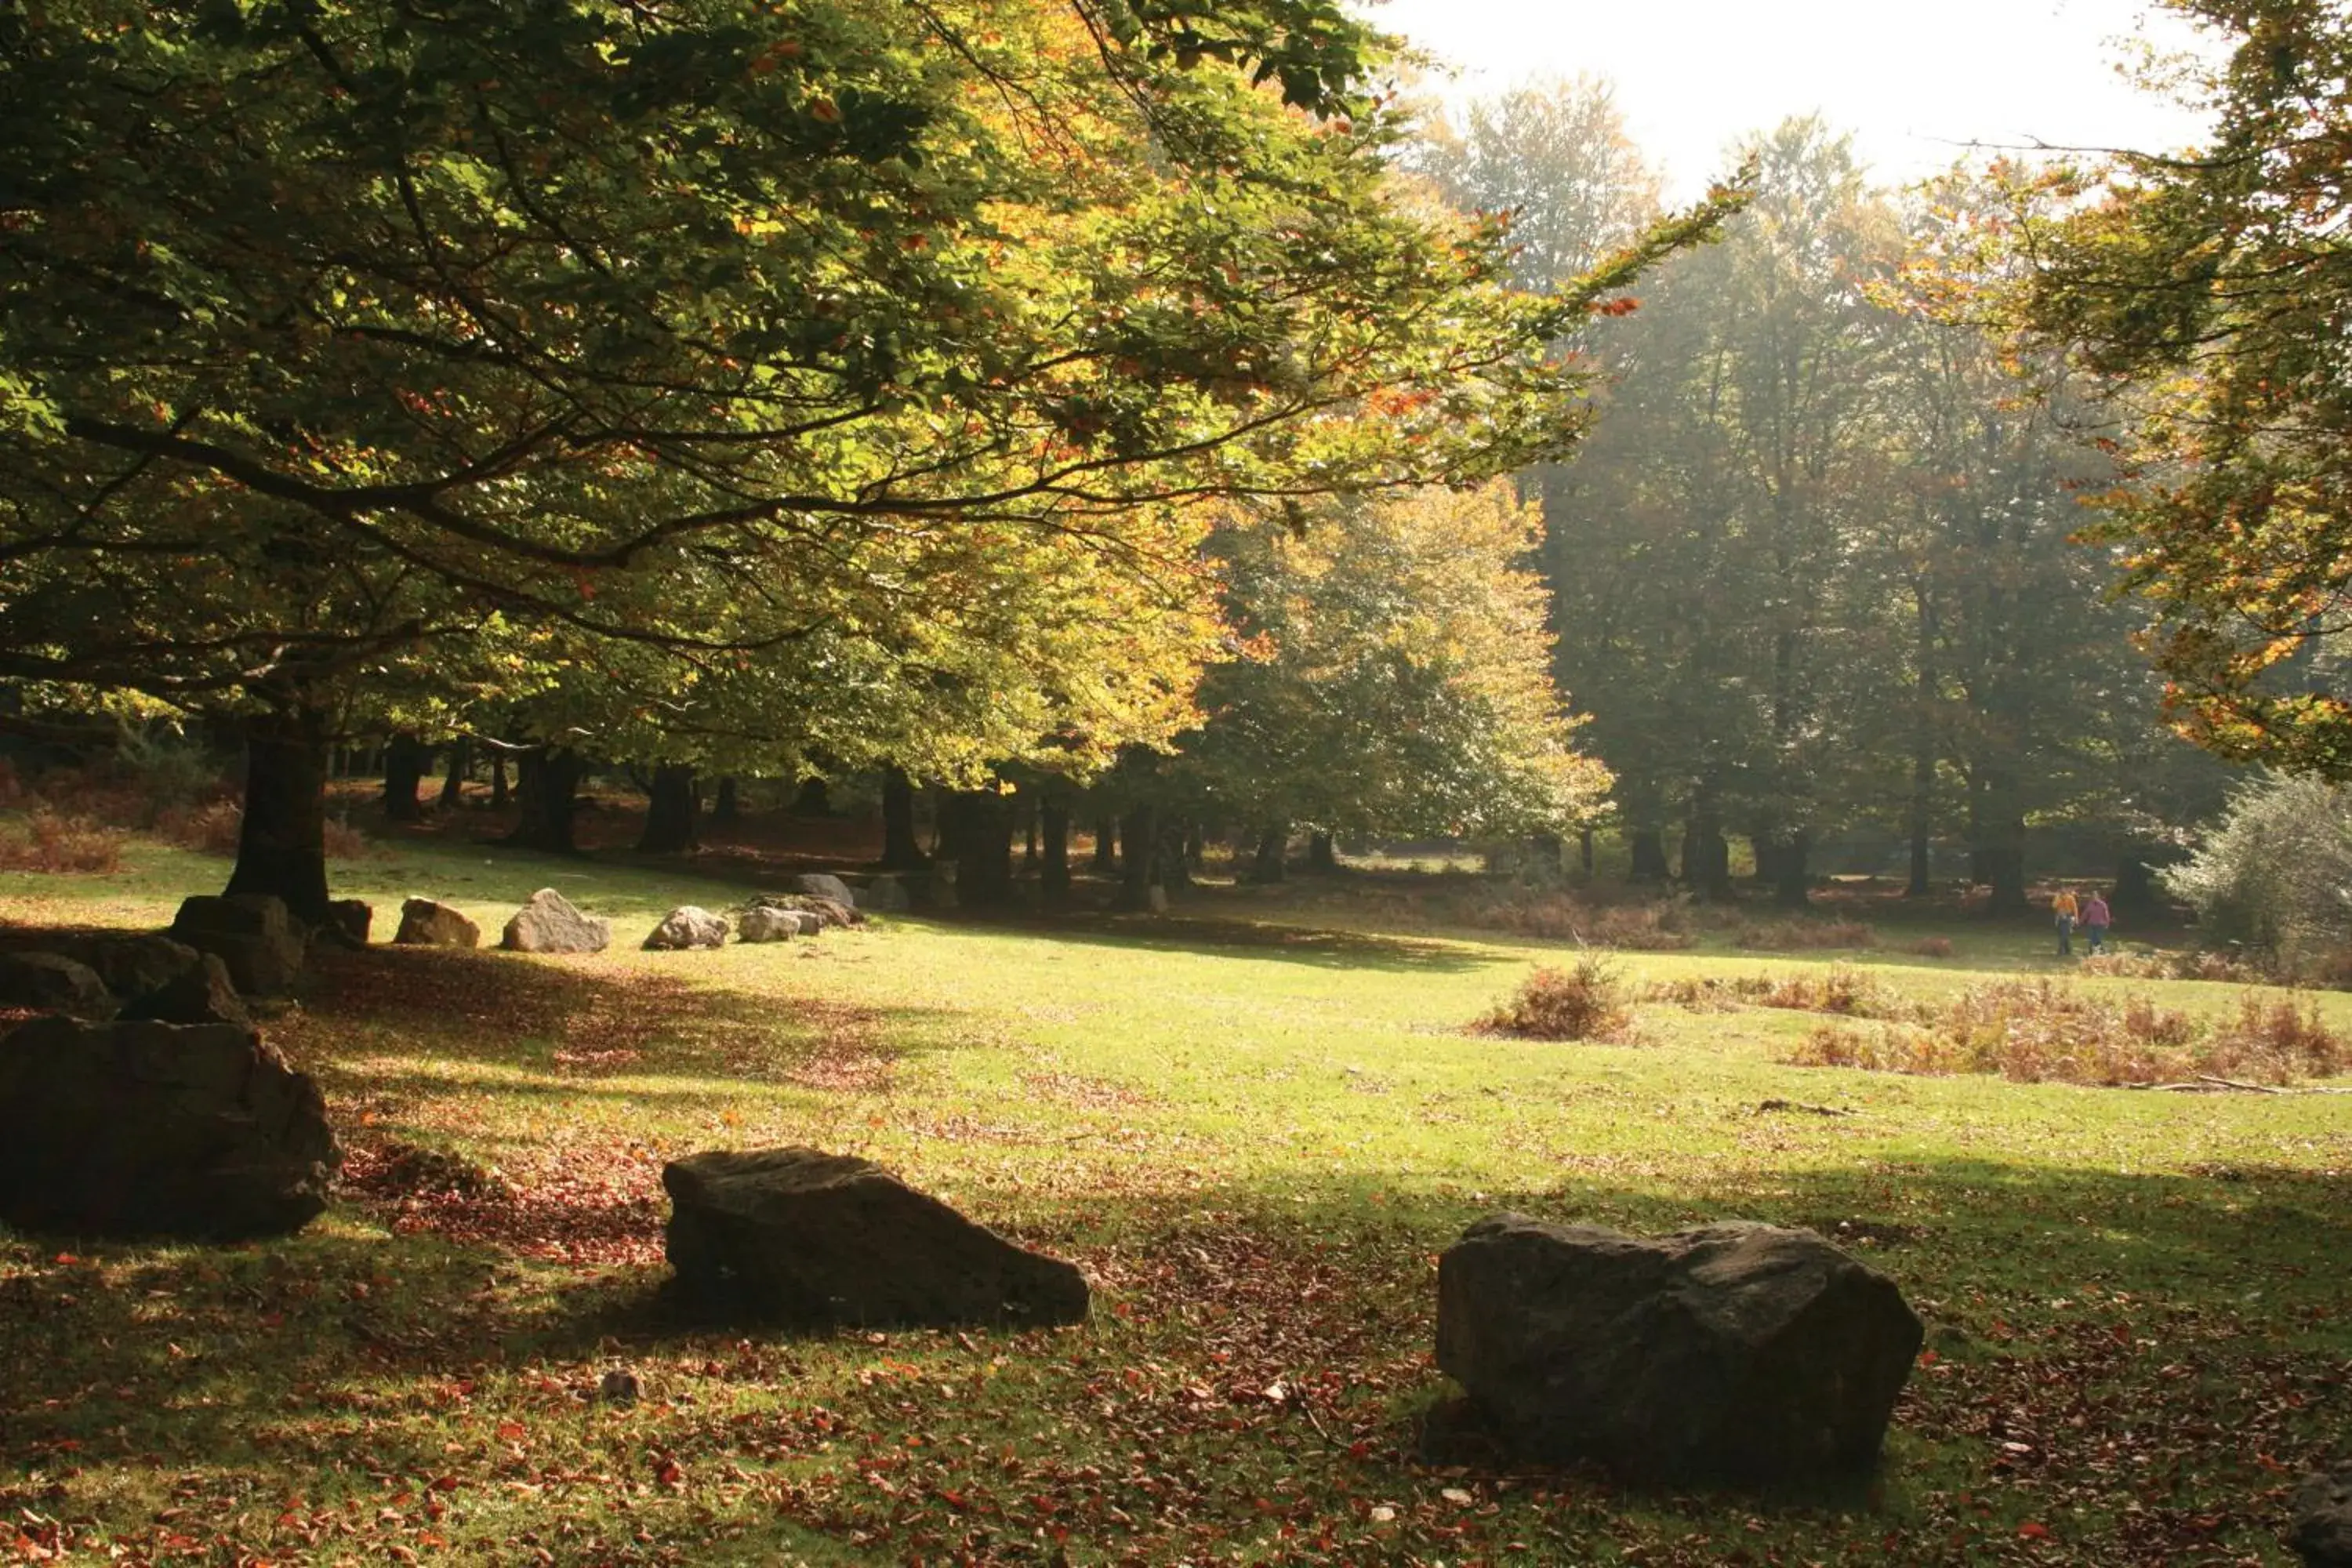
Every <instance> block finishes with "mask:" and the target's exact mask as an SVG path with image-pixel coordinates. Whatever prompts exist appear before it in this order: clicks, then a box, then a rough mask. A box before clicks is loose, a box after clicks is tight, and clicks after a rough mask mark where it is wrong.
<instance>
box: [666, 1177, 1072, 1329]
mask: <svg viewBox="0 0 2352 1568" xmlns="http://www.w3.org/2000/svg"><path fill="white" fill-rule="evenodd" d="M662 1185H663V1186H664V1187H666V1188H667V1189H668V1190H669V1195H670V1200H671V1202H672V1204H673V1205H674V1208H673V1212H672V1214H671V1216H670V1222H669V1260H670V1265H671V1267H673V1268H676V1269H677V1288H678V1289H679V1291H680V1292H681V1293H682V1294H683V1296H684V1297H685V1298H686V1299H687V1300H688V1302H689V1303H691V1304H692V1305H694V1306H695V1307H696V1308H698V1309H699V1310H707V1311H713V1312H719V1313H733V1314H740V1315H745V1316H751V1317H757V1318H761V1319H765V1320H769V1321H776V1322H781V1323H786V1324H790V1325H793V1326H795V1327H803V1328H814V1329H826V1328H837V1327H865V1328H885V1327H913V1326H933V1327H945V1326H949V1325H953V1324H1016V1325H1019V1324H1041V1323H1075V1322H1080V1321H1084V1320H1085V1318H1086V1315H1087V1282H1086V1278H1085V1276H1083V1275H1081V1274H1080V1273H1079V1272H1078V1270H1077V1269H1076V1268H1075V1267H1073V1266H1072V1265H1070V1264H1067V1263H1065V1262H1063V1261H1061V1260H1060V1259H1058V1258H1047V1257H1045V1255H1043V1254H1042V1253H1036V1252H1031V1251H1029V1250H1027V1249H1026V1248H1024V1247H1016V1246H1014V1245H1013V1243H1012V1242H1009V1241H1007V1240H1005V1239H1004V1238H1003V1237H1001V1236H998V1235H997V1234H996V1233H995V1232H993V1231H992V1230H989V1229H987V1228H985V1227H984V1226H978V1225H975V1224H973V1223H972V1222H971V1220H969V1219H966V1218H965V1217H964V1216H963V1215H960V1214H958V1213H957V1212H956V1211H955V1210H954V1209H951V1208H950V1207H949V1206H948V1205H945V1204H943V1203H941V1202H940V1201H939V1200H938V1199H937V1198H934V1197H930V1196H928V1195H926V1194H922V1193H919V1192H917V1191H915V1190H914V1189H913V1188H912V1187H909V1186H908V1185H907V1184H905V1183H903V1182H901V1181H899V1180H898V1178H897V1177H895V1176H893V1175H891V1174H890V1173H888V1172H887V1171H884V1170H883V1169H882V1168H881V1167H879V1166H878V1165H875V1164H873V1163H870V1162H868V1161H865V1160H860V1159H857V1158H856V1157H854V1156H850V1155H844V1154H827V1153H824V1152H820V1151H818V1150H814V1149H764V1150H757V1151H750V1152H728V1151H717V1152H709V1153H703V1154H695V1155H690V1156H688V1158H686V1159H683V1160H676V1161H673V1162H671V1163H670V1164H669V1165H667V1167H666V1168H664V1170H663V1172H662Z"/></svg>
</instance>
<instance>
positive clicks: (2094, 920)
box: [2083, 893, 2114, 953]
mask: <svg viewBox="0 0 2352 1568" xmlns="http://www.w3.org/2000/svg"><path fill="white" fill-rule="evenodd" d="M2112 919H2114V916H2113V915H2111V914H2110V913H2109V912H2108V910H2107V900H2105V898H2104V897H2103V896H2101V895H2100V894H2097V893H2093V894H2092V895H2091V897H2090V900H2089V901H2088V902H2086V903H2084V906H2083V939H2084V942H2085V943H2086V944H2087V946H2088V951H2089V952H2094V953H2095V952H2099V951H2100V949H2101V948H2102V947H2103V946H2104V945H2105V942H2106V940H2107V923H2108V921H2111V920H2112Z"/></svg>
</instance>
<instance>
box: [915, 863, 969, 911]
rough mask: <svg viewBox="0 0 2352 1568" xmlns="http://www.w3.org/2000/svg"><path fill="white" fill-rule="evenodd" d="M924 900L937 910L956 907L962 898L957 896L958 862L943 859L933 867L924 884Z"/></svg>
mask: <svg viewBox="0 0 2352 1568" xmlns="http://www.w3.org/2000/svg"><path fill="white" fill-rule="evenodd" d="M923 899H924V901H925V902H926V903H928V904H929V905H930V906H931V908H933V909H935V910H952V909H954V908H956V907H957V906H958V905H959V904H961V902H962V900H961V899H960V898H958V897H957V896H956V863H955V862H954V861H952V860H941V861H939V862H937V863H935V864H934V865H933V866H932V867H931V874H930V877H929V879H927V880H926V881H925V882H924V884H923Z"/></svg>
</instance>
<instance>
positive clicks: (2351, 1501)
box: [2287, 1465, 2352, 1568]
mask: <svg viewBox="0 0 2352 1568" xmlns="http://www.w3.org/2000/svg"><path fill="white" fill-rule="evenodd" d="M2287 1544H2288V1545H2289V1546H2292V1547H2294V1549H2295V1552H2297V1553H2298V1554H2299V1555H2301V1557H2302V1558H2303V1563H2304V1568H2352V1465H2346V1466H2343V1467H2340V1468H2336V1469H2335V1470H2332V1471H2325V1472H2322V1473H2321V1474H2319V1475H2315V1476H2306V1477H2305V1478H2304V1481H2303V1485H2301V1486H2299V1487H2297V1488H2296V1489H2295V1491H2294V1524H2293V1526H2291V1527H2290V1528H2289V1530H2288V1531H2287Z"/></svg>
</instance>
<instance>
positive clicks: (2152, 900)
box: [2107, 852, 2164, 915]
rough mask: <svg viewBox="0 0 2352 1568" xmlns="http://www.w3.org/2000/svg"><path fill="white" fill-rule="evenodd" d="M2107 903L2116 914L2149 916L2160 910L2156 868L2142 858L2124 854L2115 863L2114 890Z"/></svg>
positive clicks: (2161, 902) (2162, 903) (2160, 897)
mask: <svg viewBox="0 0 2352 1568" xmlns="http://www.w3.org/2000/svg"><path fill="white" fill-rule="evenodd" d="M2107 901H2108V903H2109V904H2110V905H2111V906H2112V907H2113V908H2114V909H2115V910H2116V912H2117V913H2118V914H2122V913H2131V914H2137V915H2151V914H2156V913H2158V912H2159V911H2160V910H2162V909H2163V908H2164V900H2163V898H2162V896H2161V895H2160V894H2159V893H2158V890H2157V885H2156V868H2155V867H2154V866H2152V865H2150V864H2148V862H2147V858H2145V857H2144V856H2139V855H2134V854H2131V853H2129V852H2126V854H2125V855H2124V856H2123V858H2121V859H2119V860H2117V861H2116V890H2115V894H2114V896H2113V897H2112V898H2110V899H2109V900H2107Z"/></svg>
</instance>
